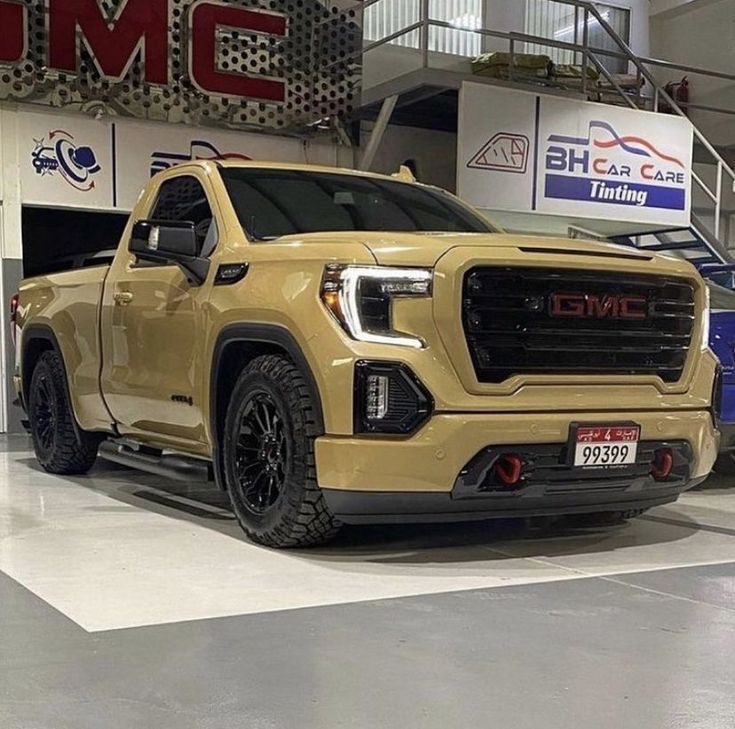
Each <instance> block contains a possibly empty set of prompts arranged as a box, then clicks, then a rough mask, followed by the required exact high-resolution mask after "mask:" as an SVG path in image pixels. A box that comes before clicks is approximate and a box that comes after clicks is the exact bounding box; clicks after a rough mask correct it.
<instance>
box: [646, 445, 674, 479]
mask: <svg viewBox="0 0 735 729" xmlns="http://www.w3.org/2000/svg"><path fill="white" fill-rule="evenodd" d="M673 470H674V452H673V451H672V450H671V448H659V449H658V450H657V451H656V452H655V453H654V454H653V468H652V469H651V476H653V477H654V478H655V479H656V481H666V480H667V479H668V478H669V476H671V472H672V471H673Z"/></svg>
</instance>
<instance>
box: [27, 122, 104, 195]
mask: <svg viewBox="0 0 735 729" xmlns="http://www.w3.org/2000/svg"><path fill="white" fill-rule="evenodd" d="M33 141H34V142H35V143H36V146H35V148H34V150H33V152H31V161H32V163H33V168H34V169H35V170H36V173H37V174H39V175H41V176H42V177H46V176H48V175H55V174H57V173H58V174H59V175H61V177H62V178H63V179H64V180H65V181H66V182H67V183H68V184H69V185H71V186H72V187H73V188H74V189H75V190H79V191H80V192H89V191H90V190H93V189H94V188H95V182H94V180H93V179H92V177H94V175H96V174H97V173H98V172H100V171H101V170H102V167H101V166H100V165H99V163H98V162H97V155H96V154H95V152H94V150H93V149H92V148H91V147H78V146H77V145H76V144H75V142H74V137H73V135H71V134H69V132H66V131H64V130H63V129H56V130H54V131H52V132H49V135H48V142H47V141H46V138H44V139H34V140H33Z"/></svg>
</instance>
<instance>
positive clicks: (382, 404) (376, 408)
mask: <svg viewBox="0 0 735 729" xmlns="http://www.w3.org/2000/svg"><path fill="white" fill-rule="evenodd" d="M389 384H390V381H389V380H388V378H387V377H386V376H385V375H368V378H367V392H366V393H365V417H366V418H367V419H368V420H383V418H385V416H386V414H387V413H388V394H389V393H388V387H389Z"/></svg>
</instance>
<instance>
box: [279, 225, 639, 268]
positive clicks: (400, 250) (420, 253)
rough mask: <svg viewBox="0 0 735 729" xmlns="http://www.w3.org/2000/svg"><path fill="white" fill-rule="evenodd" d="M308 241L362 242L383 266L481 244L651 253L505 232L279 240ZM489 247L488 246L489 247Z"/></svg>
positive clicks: (614, 254) (425, 262) (427, 261)
mask: <svg viewBox="0 0 735 729" xmlns="http://www.w3.org/2000/svg"><path fill="white" fill-rule="evenodd" d="M297 241H298V242H299V243H303V244H308V243H310V242H314V243H321V244H325V243H326V244H329V243H331V242H333V243H334V244H335V246H337V245H338V244H340V243H341V244H344V243H345V242H348V241H349V242H350V243H362V244H363V245H364V246H365V247H366V248H367V249H368V250H369V251H370V252H371V253H372V254H373V256H374V257H375V260H376V261H377V263H379V264H380V265H383V266H427V267H433V266H435V265H436V264H437V262H438V261H439V259H440V258H442V257H443V256H444V255H445V254H447V253H449V252H450V251H451V250H453V249H454V248H474V249H477V248H485V249H488V254H489V257H491V258H492V257H493V252H495V251H497V252H498V253H500V250H499V249H505V250H506V251H507V249H515V250H520V251H523V252H528V253H545V252H546V253H548V252H560V251H563V252H568V253H569V254H571V255H574V254H575V253H577V254H581V255H588V256H589V255H594V256H609V257H611V258H624V259H640V260H641V261H650V260H651V258H652V256H651V255H649V254H647V253H644V252H642V251H636V250H635V249H633V248H627V247H625V246H619V245H615V244H613V243H600V242H598V241H588V240H569V239H568V238H551V237H544V236H526V235H512V234H507V233H502V234H501V233H382V232H381V233H372V232H355V233H349V234H347V233H344V232H342V233H311V234H308V235H299V236H287V237H284V238H280V239H279V241H278V242H279V243H287V242H297ZM491 249H492V250H491Z"/></svg>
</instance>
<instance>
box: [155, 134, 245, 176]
mask: <svg viewBox="0 0 735 729" xmlns="http://www.w3.org/2000/svg"><path fill="white" fill-rule="evenodd" d="M206 159H213V160H226V159H241V160H250V159H251V158H250V157H246V156H245V155H244V154H238V153H237V152H220V151H219V150H218V149H217V147H215V146H214V145H213V144H212V143H211V142H207V141H205V140H202V139H196V140H194V141H193V142H192V143H191V144H190V145H189V150H188V151H187V152H154V153H153V154H152V155H151V177H153V175H155V174H156V173H157V172H163V170H167V169H169V167H174V166H175V165H180V164H183V163H184V162H192V161H196V160H206Z"/></svg>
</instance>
